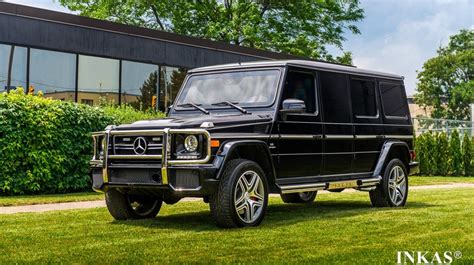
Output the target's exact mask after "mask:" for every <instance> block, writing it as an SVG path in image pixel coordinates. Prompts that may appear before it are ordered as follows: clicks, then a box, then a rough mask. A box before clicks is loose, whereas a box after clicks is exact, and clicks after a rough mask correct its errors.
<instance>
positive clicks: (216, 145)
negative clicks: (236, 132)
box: [211, 140, 221, 147]
mask: <svg viewBox="0 0 474 265" xmlns="http://www.w3.org/2000/svg"><path fill="white" fill-rule="evenodd" d="M220 144H221V143H220V142H219V140H211V147H219V145H220Z"/></svg>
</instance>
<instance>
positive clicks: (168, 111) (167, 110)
mask: <svg viewBox="0 0 474 265" xmlns="http://www.w3.org/2000/svg"><path fill="white" fill-rule="evenodd" d="M172 108H173V105H169V106H168V108H167V109H166V111H165V114H166V116H168V114H169V113H170V110H171V109H172Z"/></svg>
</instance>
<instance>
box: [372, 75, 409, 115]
mask: <svg viewBox="0 0 474 265" xmlns="http://www.w3.org/2000/svg"><path fill="white" fill-rule="evenodd" d="M382 84H394V85H397V86H400V88H402V89H403V90H402V102H405V105H404V106H405V107H406V108H408V106H407V105H408V102H407V101H406V100H403V96H404V91H405V85H404V84H403V82H400V83H399V82H395V81H393V82H392V81H385V80H382V81H379V82H378V89H379V93H380V100H381V101H382V108H383V116H384V117H385V118H387V119H391V120H408V113H409V110H408V113H407V114H405V116H392V115H387V114H385V104H384V102H383V95H382V91H381V90H380V86H381V85H382ZM405 99H406V96H405Z"/></svg>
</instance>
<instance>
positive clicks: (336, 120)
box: [318, 71, 354, 176]
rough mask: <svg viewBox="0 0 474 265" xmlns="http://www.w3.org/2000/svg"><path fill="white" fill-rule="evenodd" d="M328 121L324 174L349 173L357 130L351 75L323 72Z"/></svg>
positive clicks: (321, 88)
mask: <svg viewBox="0 0 474 265" xmlns="http://www.w3.org/2000/svg"><path fill="white" fill-rule="evenodd" d="M318 75H319V85H320V91H321V102H322V104H321V105H322V114H323V115H322V116H323V117H322V118H323V121H324V147H323V148H324V159H323V161H324V162H323V169H322V175H328V176H334V175H341V174H349V173H351V170H352V163H353V160H354V153H353V143H354V132H353V125H352V115H351V106H350V94H349V87H348V82H349V79H348V75H347V74H342V73H335V72H325V71H319V72H318Z"/></svg>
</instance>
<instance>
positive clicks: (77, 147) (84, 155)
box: [0, 89, 162, 195]
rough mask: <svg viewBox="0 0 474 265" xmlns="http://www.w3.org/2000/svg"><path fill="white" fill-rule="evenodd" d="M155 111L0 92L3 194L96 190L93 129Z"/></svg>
mask: <svg viewBox="0 0 474 265" xmlns="http://www.w3.org/2000/svg"><path fill="white" fill-rule="evenodd" d="M150 115H151V114H148V113H146V114H143V113H140V112H138V111H132V109H131V108H130V107H126V106H125V107H120V108H115V109H114V108H113V107H110V106H109V107H107V108H105V109H102V108H99V107H90V106H87V105H83V104H76V103H70V102H63V101H59V100H53V99H48V98H43V97H39V96H33V95H25V93H24V92H23V90H21V89H19V90H17V91H12V92H10V93H2V94H0V194H2V195H5V194H6V195H9V194H38V193H63V192H73V191H82V190H86V189H90V180H89V176H88V172H89V160H90V158H91V156H92V139H91V137H90V135H91V132H93V131H98V130H102V129H104V127H105V126H107V125H108V124H117V123H119V122H123V121H126V122H131V121H133V119H143V118H150V117H151V116H150ZM156 116H162V115H160V114H157V115H156Z"/></svg>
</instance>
